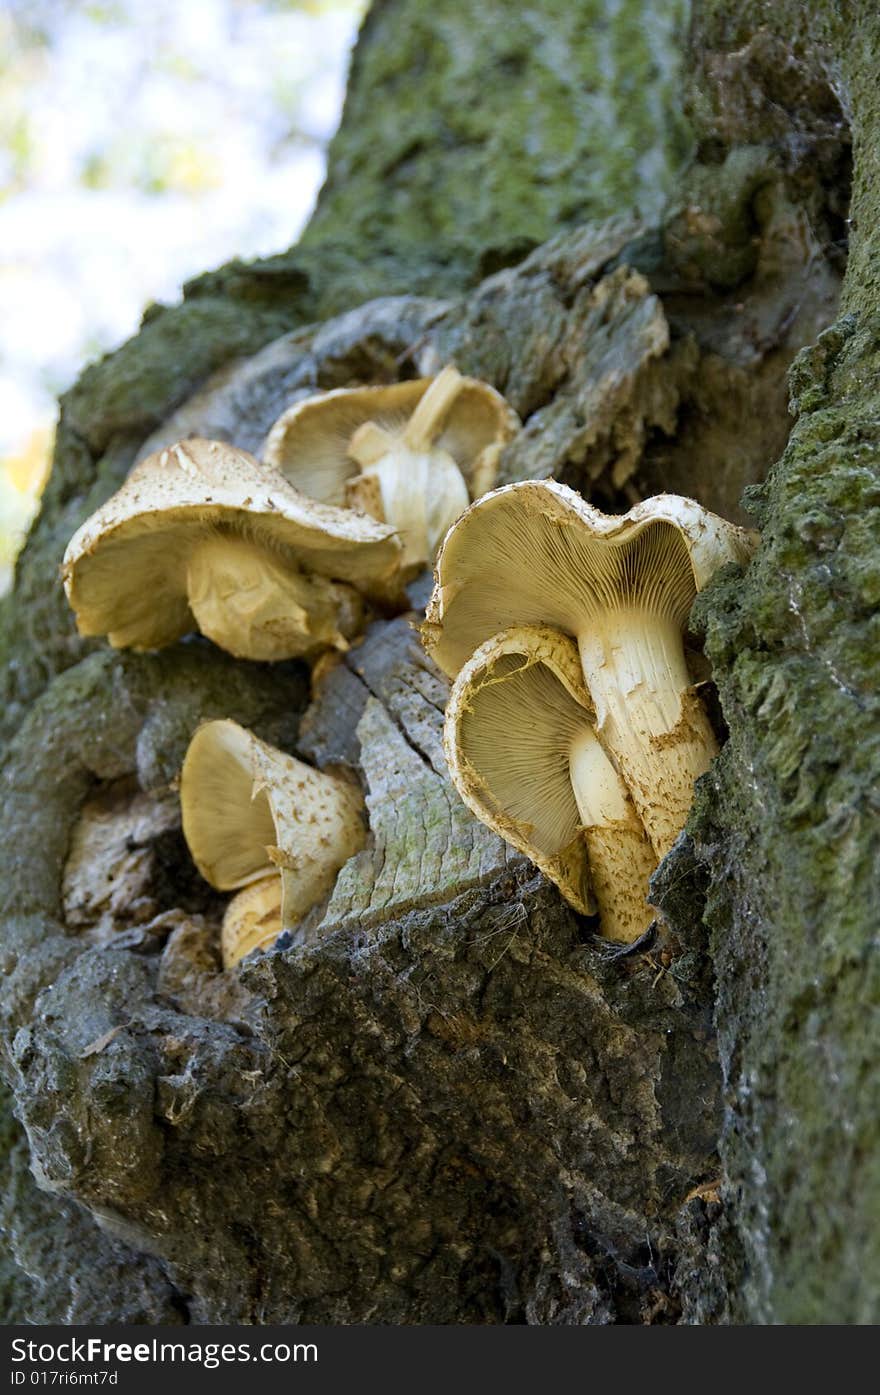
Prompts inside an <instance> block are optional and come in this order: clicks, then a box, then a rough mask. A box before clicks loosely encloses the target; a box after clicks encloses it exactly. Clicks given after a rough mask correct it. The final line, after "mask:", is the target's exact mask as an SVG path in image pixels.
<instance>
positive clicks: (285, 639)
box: [63, 439, 400, 660]
mask: <svg viewBox="0 0 880 1395" xmlns="http://www.w3.org/2000/svg"><path fill="white" fill-rule="evenodd" d="M399 557H400V545H399V543H398V541H397V539H396V538H395V537H394V533H393V529H391V528H389V527H387V526H386V525H384V524H381V523H378V522H376V521H375V520H373V519H370V518H365V517H362V516H360V515H357V514H353V513H351V512H350V511H349V510H343V509H335V508H331V507H328V506H327V505H324V504H320V503H318V502H316V501H315V500H313V499H309V498H306V497H305V496H304V495H302V494H299V493H297V491H296V490H295V489H293V488H292V486H291V485H290V484H289V483H288V482H287V481H286V480H285V479H284V478H283V477H282V476H281V475H279V474H278V473H277V472H276V471H274V470H271V469H269V468H268V467H267V466H265V465H261V464H260V462H259V461H258V460H256V459H255V458H254V457H253V456H252V455H248V454H247V453H246V452H245V451H240V450H237V449H236V448H235V447H234V446H230V445H226V444H225V443H223V442H220V441H204V440H200V439H194V440H190V441H183V442H181V443H180V444H178V445H176V446H169V447H168V448H167V449H165V450H161V451H157V452H156V453H155V454H154V455H151V456H148V457H147V458H146V460H144V461H142V462H141V464H140V465H138V466H137V467H136V468H135V469H134V470H133V471H132V473H131V474H130V475H129V477H128V479H127V481H126V482H125V484H124V485H123V486H122V488H121V489H120V490H118V491H117V493H116V494H114V495H113V497H112V498H111V499H108V500H107V502H106V503H105V504H104V505H102V507H101V508H100V509H98V511H97V512H96V513H94V514H93V515H92V516H91V518H89V519H88V520H87V521H86V522H85V523H84V524H83V525H82V527H81V528H80V529H79V530H78V531H77V532H76V533H75V534H74V536H73V538H72V539H71V541H70V543H69V545H68V548H67V551H66V552H65V554H64V565H63V576H64V586H65V589H66V591H67V598H68V600H69V602H70V604H71V606H72V608H73V610H74V612H75V613H76V620H77V626H78V629H79V632H80V634H83V635H99V634H106V635H107V637H108V638H109V640H110V643H111V644H112V645H113V646H114V647H115V648H133V649H159V648H162V647H163V646H164V645H166V644H171V643H173V641H174V640H176V639H179V638H180V636H181V635H184V634H186V633H187V632H188V631H190V630H193V629H196V628H198V629H200V630H201V631H202V633H203V634H205V635H207V636H208V637H209V638H210V639H212V640H214V642H215V643H216V644H218V645H220V647H221V648H223V649H226V650H228V651H229V652H230V653H231V654H234V655H236V656H237V657H238V658H246V659H262V660H275V659H286V658H295V657H298V656H301V655H308V654H315V653H318V652H320V651H321V650H322V649H325V648H328V647H335V648H338V649H345V648H347V647H348V641H349V639H351V638H352V637H353V636H354V635H355V634H356V633H357V632H358V630H359V628H360V626H361V622H362V610H363V602H362V593H363V594H365V595H367V596H372V597H376V598H379V599H383V600H385V599H389V598H391V597H392V596H393V595H395V593H396V590H397V587H398V564H399Z"/></svg>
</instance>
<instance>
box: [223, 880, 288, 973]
mask: <svg viewBox="0 0 880 1395" xmlns="http://www.w3.org/2000/svg"><path fill="white" fill-rule="evenodd" d="M281 892H282V886H281V878H280V877H279V876H277V875H275V874H274V873H273V875H272V876H270V877H262V878H261V879H260V880H259V881H258V882H251V884H250V885H249V886H246V887H244V889H243V890H242V891H240V892H239V893H238V895H237V896H233V898H232V900H231V901H230V902H229V905H228V906H227V907H226V914H225V915H224V917H223V926H222V928H221V931H220V949H221V953H222V955H223V967H224V969H231V968H232V967H233V966H234V965H235V964H237V963H238V961H239V959H243V958H244V957H245V955H246V954H250V952H251V950H252V949H269V948H270V947H271V946H272V945H273V944H274V943H275V941H276V940H277V939H278V936H279V935H280V934H281Z"/></svg>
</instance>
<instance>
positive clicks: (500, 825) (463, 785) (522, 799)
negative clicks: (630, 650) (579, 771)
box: [444, 628, 596, 915]
mask: <svg viewBox="0 0 880 1395" xmlns="http://www.w3.org/2000/svg"><path fill="white" fill-rule="evenodd" d="M591 717H592V709H591V707H590V701H589V698H588V696H587V692H586V689H585V687H584V682H583V678H582V676H581V672H580V663H579V661H578V654H577V649H576V647H575V645H573V644H572V643H571V641H569V640H567V639H566V638H565V637H564V636H563V635H561V634H560V633H559V632H558V631H556V630H550V629H547V628H535V629H531V630H525V629H522V628H515V629H510V630H507V631H505V632H504V634H502V635H497V636H496V637H495V638H494V639H493V640H490V641H489V642H488V643H486V644H484V645H482V646H481V647H480V648H479V649H478V650H477V652H476V653H475V654H474V655H473V656H472V658H471V659H470V660H469V662H468V663H467V664H465V666H464V668H463V669H462V670H461V673H460V674H459V676H458V678H457V680H456V682H455V684H454V685H453V689H452V693H451V696H450V699H449V703H448V705H447V709H446V723H445V727H444V749H445V752H446V759H447V762H448V765H449V773H450V775H451V777H452V780H453V782H454V784H455V786H456V789H457V790H458V792H459V794H460V795H461V797H462V799H463V800H464V802H465V804H467V806H468V808H470V809H471V811H472V812H473V813H474V814H476V816H477V817H478V818H479V819H480V820H481V821H482V822H483V823H485V824H487V825H488V826H489V827H490V828H493V829H494V830H495V831H496V832H497V833H499V834H500V835H501V837H502V838H504V839H505V841H506V842H508V843H510V844H511V845H512V846H513V847H515V848H517V849H519V851H520V852H523V853H525V854H526V856H527V857H530V858H531V859H532V861H533V862H534V863H535V864H536V865H537V866H538V867H540V868H541V870H542V871H543V872H544V873H545V875H546V876H547V877H548V878H549V879H550V880H551V881H552V882H554V883H555V884H556V885H557V886H558V887H559V888H560V890H561V891H562V893H563V895H564V896H565V898H566V900H567V901H568V902H569V903H570V904H571V905H572V906H574V907H575V909H576V910H578V911H580V912H581V913H582V914H584V915H592V914H593V912H594V911H595V909H596V903H595V899H594V897H593V893H592V889H591V881H590V866H589V860H588V856H587V848H586V844H585V843H584V840H583V838H582V837H581V818H580V813H579V810H578V806H577V801H576V799H575V796H574V791H573V789H572V784H571V777H570V774H569V760H570V750H571V747H572V744H573V742H574V741H575V740H576V738H577V736H578V734H579V733H580V732H581V731H582V730H583V729H584V727H588V726H589V723H590V720H591Z"/></svg>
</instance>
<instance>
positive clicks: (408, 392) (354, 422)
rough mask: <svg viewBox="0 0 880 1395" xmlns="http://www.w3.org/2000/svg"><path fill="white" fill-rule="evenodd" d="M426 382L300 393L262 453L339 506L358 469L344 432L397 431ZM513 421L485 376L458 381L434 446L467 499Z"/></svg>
mask: <svg viewBox="0 0 880 1395" xmlns="http://www.w3.org/2000/svg"><path fill="white" fill-rule="evenodd" d="M434 381H435V379H433V378H417V379H415V380H414V381H413V382H407V383H391V384H390V385H388V386H379V387H358V388H335V389H334V390H333V391H331V392H323V393H319V394H317V395H316V396H315V397H307V398H306V399H305V400H304V401H302V402H297V403H296V405H295V406H293V407H290V408H289V409H288V410H287V411H286V412H285V413H284V414H283V416H281V417H279V418H278V420H277V421H276V422H275V425H274V426H273V427H272V429H271V431H270V432H269V435H268V437H267V439H266V446H265V450H264V459H265V461H266V463H267V464H269V465H271V466H273V468H274V469H276V470H279V471H280V472H281V474H283V475H284V476H285V478H287V479H289V480H290V481H291V483H292V484H294V485H296V488H297V489H300V490H302V492H303V493H304V494H308V495H309V496H310V497H311V498H313V499H321V500H323V501H324V503H327V504H336V505H337V506H342V505H344V504H346V503H347V502H348V497H349V496H348V494H347V492H346V485H347V482H348V481H349V480H351V479H352V478H353V477H355V476H357V474H358V467H357V464H356V462H355V461H354V460H353V459H352V457H351V456H350V455H349V453H348V448H349V445H350V443H351V438H352V436H354V434H355V432H356V431H358V429H359V428H360V427H363V426H364V425H365V424H366V423H368V422H372V423H373V424H375V426H376V427H378V428H379V429H380V430H381V431H383V432H386V433H387V434H389V435H391V436H401V435H402V433H403V431H404V429H405V427H406V425H407V422H408V421H409V419H410V417H411V416H412V414H413V412H414V411H415V409H416V407H417V406H418V404H419V402H420V401H421V400H422V398H423V397H424V395H425V393H426V392H427V391H428V389H429V388H430V387H431V385H432V383H433V382H434ZM519 425H520V423H519V418H518V416H517V415H516V413H515V412H514V410H513V408H512V407H510V406H509V405H508V403H507V402H506V401H505V400H504V398H503V397H502V396H501V394H500V393H499V392H496V390H495V389H494V388H493V387H490V386H489V384H488V383H484V382H481V381H480V380H479V379H478V378H463V379H462V380H461V383H460V386H459V388H458V391H457V393H456V395H455V397H454V399H453V401H452V402H451V404H450V406H449V409H448V411H447V414H446V419H445V421H444V423H443V428H442V430H441V431H439V432H438V434H437V435H436V437H435V438H434V445H435V447H436V448H437V449H439V450H441V451H444V452H445V453H446V454H447V455H450V456H451V457H452V459H453V460H454V461H455V464H456V465H457V466H458V469H459V470H460V471H461V473H462V475H463V476H464V479H465V482H466V484H467V487H468V492H469V494H470V497H471V498H472V499H473V498H476V497H477V496H478V495H479V494H483V493H485V491H486V490H487V489H491V487H492V484H493V483H494V480H495V475H496V473H497V470H498V459H499V456H500V455H501V451H502V450H503V449H504V446H505V445H506V444H507V442H508V441H510V440H511V439H512V438H513V436H515V435H516V433H517V431H518V430H519Z"/></svg>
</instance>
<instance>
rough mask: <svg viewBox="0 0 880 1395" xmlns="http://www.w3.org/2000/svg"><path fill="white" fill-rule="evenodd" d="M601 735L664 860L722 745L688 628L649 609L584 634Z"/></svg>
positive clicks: (620, 615)
mask: <svg viewBox="0 0 880 1395" xmlns="http://www.w3.org/2000/svg"><path fill="white" fill-rule="evenodd" d="M578 647H579V649H580V656H581V665H582V667H583V673H584V678H585V680H586V684H587V688H588V690H589V693H590V696H591V698H592V700H593V703H594V705H595V709H596V718H597V727H598V732H599V737H600V739H601V741H602V744H603V745H604V747H605V749H606V750H607V751H608V752H609V754H610V755H611V758H612V760H613V761H614V763H615V765H616V766H617V768H618V770H619V771H620V773H621V775H622V776H623V779H624V781H625V782H626V785H627V786H628V788H629V792H630V794H631V796H632V799H633V803H634V804H635V807H636V809H637V811H638V813H639V816H640V818H641V820H642V822H643V824H644V826H645V828H646V829H647V832H648V836H649V838H650V839H651V842H652V844H653V846H654V850H655V852H656V853H657V856H658V857H664V856H665V855H666V853H667V852H668V851H669V849H670V848H671V847H672V845H673V843H674V842H675V840H676V838H677V837H678V835H679V833H680V832H681V830H682V829H683V828H684V825H685V823H686V821H687V816H688V813H689V811H690V807H691V804H692V803H693V798H694V781H695V780H696V779H697V777H698V776H700V775H702V774H704V773H705V771H706V770H708V768H709V764H710V762H711V760H712V758H713V756H715V755H716V754H717V751H718V745H717V742H716V740H715V736H714V733H713V731H712V728H711V726H710V725H709V719H708V717H707V716H706V713H705V711H704V710H703V708H702V706H701V704H700V702H699V700H698V699H697V698H696V697H695V696H694V693H693V690H692V686H691V680H690V676H689V675H688V671H687V665H686V663H685V656H684V645H683V642H682V635H681V628H680V626H679V625H678V624H676V623H675V621H673V620H670V619H666V618H663V617H661V616H658V615H657V614H656V613H649V612H648V611H645V610H638V609H633V610H622V611H615V612H613V614H612V616H611V617H609V622H608V623H607V624H606V625H605V626H600V625H599V624H596V625H595V626H591V627H590V629H588V630H584V631H582V632H581V633H580V634H579V635H578Z"/></svg>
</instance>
